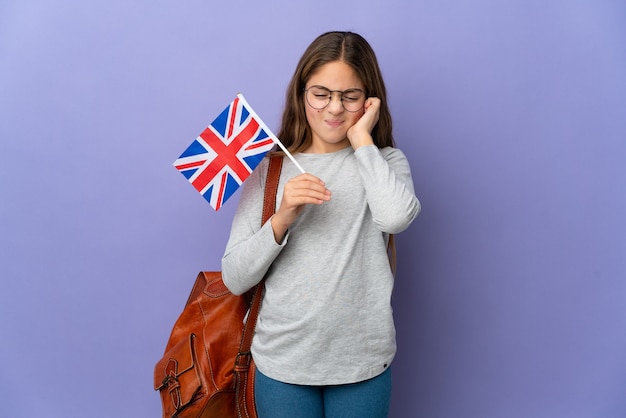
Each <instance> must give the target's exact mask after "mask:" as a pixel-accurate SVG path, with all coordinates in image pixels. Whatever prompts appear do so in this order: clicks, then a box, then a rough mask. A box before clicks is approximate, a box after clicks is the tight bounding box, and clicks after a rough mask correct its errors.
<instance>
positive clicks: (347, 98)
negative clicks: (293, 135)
mask: <svg viewBox="0 0 626 418" xmlns="http://www.w3.org/2000/svg"><path fill="white" fill-rule="evenodd" d="M333 93H339V100H340V101H341V105H342V106H343V108H344V109H345V110H347V111H348V112H358V111H359V110H361V109H363V106H364V105H365V92H364V91H363V90H361V89H348V90H344V91H340V90H329V89H327V88H326V87H323V86H311V87H309V88H308V89H304V95H305V97H306V102H307V103H308V104H309V106H311V107H312V108H313V109H316V110H322V109H325V108H326V106H328V105H329V104H330V101H331V99H332V96H333Z"/></svg>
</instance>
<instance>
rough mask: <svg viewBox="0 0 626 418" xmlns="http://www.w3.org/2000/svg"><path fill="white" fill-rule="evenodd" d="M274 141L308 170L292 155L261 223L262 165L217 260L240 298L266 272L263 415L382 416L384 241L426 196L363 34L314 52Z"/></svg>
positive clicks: (386, 302) (259, 375) (330, 39)
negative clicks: (397, 140) (395, 132)
mask: <svg viewBox="0 0 626 418" xmlns="http://www.w3.org/2000/svg"><path fill="white" fill-rule="evenodd" d="M278 137H279V138H280V140H281V141H282V142H283V144H284V145H285V146H286V147H287V148H288V149H289V150H290V152H291V153H293V154H294V157H295V159H296V160H297V161H298V163H299V164H300V165H301V166H302V167H303V168H304V169H305V170H306V172H307V173H306V174H301V173H300V171H299V170H298V169H297V168H296V166H295V165H294V164H293V163H292V162H291V161H290V160H289V159H287V158H285V159H284V162H283V168H282V172H281V176H280V182H279V188H278V194H277V207H278V209H277V211H276V213H275V214H274V216H273V217H272V218H271V219H270V220H269V221H268V222H266V223H265V225H263V226H261V225H259V219H260V214H261V208H262V206H263V190H264V184H263V183H264V181H265V176H266V173H267V163H268V160H267V159H265V160H264V161H263V162H262V163H261V164H260V165H259V167H257V169H256V170H255V171H254V172H253V173H252V174H251V176H250V177H249V178H248V181H246V182H245V183H244V186H243V190H242V194H241V196H240V201H239V206H238V208H237V212H236V214H235V217H234V220H233V225H232V230H231V234H230V238H229V241H228V244H227V246H226V251H225V254H224V257H223V259H222V274H223V280H224V283H225V284H226V285H227V286H228V288H229V289H230V290H231V291H232V292H233V293H235V294H242V293H244V292H246V291H248V290H249V289H251V288H252V287H253V286H255V285H256V284H258V283H259V282H260V281H261V279H262V278H263V277H266V281H265V294H264V296H263V304H262V307H261V310H260V313H259V319H258V322H257V327H256V332H255V335H254V339H253V343H252V356H253V358H254V361H255V364H256V367H257V372H256V383H255V400H256V405H257V411H258V414H259V417H260V418H281V417H288V418H308V417H311V418H322V417H337V418H347V417H358V418H367V417H372V418H378V417H386V416H387V413H388V408H389V402H390V399H391V370H390V366H391V362H392V360H393V358H394V355H395V352H396V342H395V328H394V323H393V317H392V308H391V293H392V289H393V281H394V277H393V273H392V270H391V267H390V263H389V259H388V254H387V243H388V240H389V234H396V233H398V232H401V231H403V230H404V229H406V228H407V227H408V226H409V225H410V224H411V222H412V221H413V219H415V217H416V216H417V214H418V213H419V211H420V203H419V201H418V199H417V198H416V197H415V193H414V190H413V182H412V179H411V172H410V168H409V164H408V161H407V159H406V157H405V156H404V154H403V153H402V152H401V151H400V150H398V149H397V148H393V146H394V143H393V137H392V132H391V116H390V114H389V109H388V106H387V100H386V90H385V85H384V82H383V79H382V76H381V72H380V69H379V66H378V62H377V59H376V56H375V54H374V52H373V50H372V48H371V47H370V45H369V44H368V43H367V41H366V40H365V39H363V37H361V36H360V35H358V34H355V33H351V32H328V33H325V34H323V35H321V36H319V37H318V38H317V39H315V40H314V41H313V43H312V44H311V45H310V46H309V47H308V48H307V50H306V51H305V52H304V55H303V56H302V58H301V59H300V62H299V63H298V66H297V68H296V71H295V73H294V75H293V78H292V79H291V82H290V84H289V87H288V90H287V97H286V104H285V110H284V114H283V119H282V125H281V128H280V130H279V134H278Z"/></svg>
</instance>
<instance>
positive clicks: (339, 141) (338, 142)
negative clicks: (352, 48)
mask: <svg viewBox="0 0 626 418" xmlns="http://www.w3.org/2000/svg"><path fill="white" fill-rule="evenodd" d="M311 86H321V87H325V88H327V89H328V90H333V91H345V90H350V89H360V90H365V89H364V86H363V83H362V82H361V80H360V79H359V77H358V76H357V74H356V73H355V72H354V70H353V69H352V68H351V67H350V66H349V65H348V64H346V63H344V62H342V61H333V62H329V63H328V64H324V65H323V66H321V67H320V68H319V69H318V70H317V71H316V72H315V73H313V75H312V76H311V78H310V79H309V81H308V82H307V84H306V88H309V87H311ZM331 96H332V97H331V101H330V103H329V104H328V106H326V107H325V108H324V109H321V110H317V109H314V108H313V107H311V106H310V105H309V104H308V103H307V101H306V98H305V99H304V108H305V111H306V118H307V121H308V122H309V126H310V127H311V131H312V134H313V143H312V145H311V147H310V148H309V149H308V150H306V151H305V152H310V153H329V152H334V151H338V150H340V149H343V148H345V147H348V146H350V141H349V140H348V137H347V136H346V134H347V132H348V129H350V128H351V127H352V125H354V124H355V123H356V122H357V121H358V120H359V118H360V117H361V116H362V115H363V110H362V109H361V110H359V111H357V112H348V111H346V110H345V109H344V107H343V105H342V103H341V98H340V94H339V93H333V94H332V95H331Z"/></svg>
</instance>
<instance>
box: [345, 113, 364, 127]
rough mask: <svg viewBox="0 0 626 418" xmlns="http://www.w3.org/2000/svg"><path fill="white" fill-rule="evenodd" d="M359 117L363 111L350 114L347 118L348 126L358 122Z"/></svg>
mask: <svg viewBox="0 0 626 418" xmlns="http://www.w3.org/2000/svg"><path fill="white" fill-rule="evenodd" d="M361 116H363V111H360V112H356V113H351V114H350V116H349V118H348V125H350V127H352V125H354V124H355V123H357V122H358V120H359V119H361Z"/></svg>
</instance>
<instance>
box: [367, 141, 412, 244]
mask: <svg viewBox="0 0 626 418" xmlns="http://www.w3.org/2000/svg"><path fill="white" fill-rule="evenodd" d="M355 156H356V159H357V161H358V167H359V172H360V174H361V177H362V178H363V183H364V185H365V194H366V196H367V203H368V205H369V208H370V210H371V212H372V217H373V220H374V223H375V224H376V225H377V227H378V228H379V229H380V230H381V231H383V232H387V233H391V234H397V233H399V232H402V231H404V230H405V229H406V228H408V227H409V225H410V224H411V222H413V220H414V219H415V217H416V216H417V215H418V214H419V212H420V210H421V204H420V201H419V200H418V199H417V197H416V196H415V190H414V188H413V179H412V178H411V168H410V167H409V162H408V160H407V158H406V156H405V155H404V153H403V152H402V151H401V150H399V149H398V148H391V147H388V148H383V149H378V148H377V147H376V146H375V145H368V146H363V147H360V148H358V149H357V150H356V151H355Z"/></svg>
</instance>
